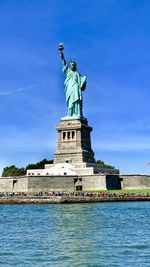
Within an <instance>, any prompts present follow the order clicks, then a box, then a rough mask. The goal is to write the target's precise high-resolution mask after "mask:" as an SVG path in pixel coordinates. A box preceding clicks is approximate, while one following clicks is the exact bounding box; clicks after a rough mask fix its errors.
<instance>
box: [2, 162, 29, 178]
mask: <svg viewBox="0 0 150 267" xmlns="http://www.w3.org/2000/svg"><path fill="white" fill-rule="evenodd" d="M22 175H25V168H18V167H16V166H15V165H11V166H8V167H5V168H4V169H3V172H2V177H10V176H22Z"/></svg>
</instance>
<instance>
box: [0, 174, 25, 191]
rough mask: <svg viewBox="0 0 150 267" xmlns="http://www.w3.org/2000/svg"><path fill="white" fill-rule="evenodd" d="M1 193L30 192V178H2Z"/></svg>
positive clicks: (0, 179) (0, 182)
mask: <svg viewBox="0 0 150 267" xmlns="http://www.w3.org/2000/svg"><path fill="white" fill-rule="evenodd" d="M0 192H28V178H27V177H25V176H23V177H14V178H0Z"/></svg>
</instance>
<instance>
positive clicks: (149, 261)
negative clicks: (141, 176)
mask: <svg viewBox="0 0 150 267" xmlns="http://www.w3.org/2000/svg"><path fill="white" fill-rule="evenodd" d="M133 265H134V266H136V267H137V266H138V267H147V266H148V267H149V266H150V202H127V203H93V204H92V203H90V204H68V205H67V204H66V205H65V204H64V205H59V204H58V205H0V266H2V267H3V266H15V267H16V266H19V267H22V266H28V267H30V266H31V267H32V266H40V267H45V266H54V267H55V266H56V267H67V266H68V267H70V266H72V267H77V266H81V267H82V266H83V267H97V266H101V267H117V266H118V267H130V266H133Z"/></svg>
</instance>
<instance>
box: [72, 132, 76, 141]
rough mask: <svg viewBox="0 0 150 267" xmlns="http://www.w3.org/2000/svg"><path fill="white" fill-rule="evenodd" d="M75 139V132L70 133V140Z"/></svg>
mask: <svg viewBox="0 0 150 267" xmlns="http://www.w3.org/2000/svg"><path fill="white" fill-rule="evenodd" d="M74 138H75V131H72V139H74Z"/></svg>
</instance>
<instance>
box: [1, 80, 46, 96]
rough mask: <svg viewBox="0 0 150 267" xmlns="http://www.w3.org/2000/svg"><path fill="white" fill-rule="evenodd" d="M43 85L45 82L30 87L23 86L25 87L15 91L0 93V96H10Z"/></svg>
mask: <svg viewBox="0 0 150 267" xmlns="http://www.w3.org/2000/svg"><path fill="white" fill-rule="evenodd" d="M43 83H45V82H41V83H38V84H31V85H28V86H25V87H20V88H17V89H15V90H9V91H2V92H0V96H5V95H11V94H15V93H19V92H23V91H26V90H29V89H31V88H34V87H37V86H39V85H41V84H43Z"/></svg>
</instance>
